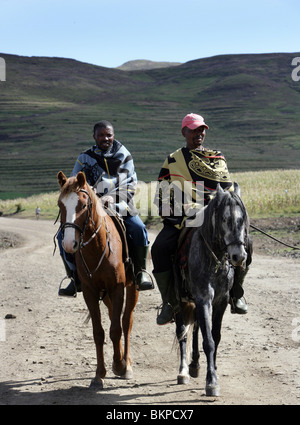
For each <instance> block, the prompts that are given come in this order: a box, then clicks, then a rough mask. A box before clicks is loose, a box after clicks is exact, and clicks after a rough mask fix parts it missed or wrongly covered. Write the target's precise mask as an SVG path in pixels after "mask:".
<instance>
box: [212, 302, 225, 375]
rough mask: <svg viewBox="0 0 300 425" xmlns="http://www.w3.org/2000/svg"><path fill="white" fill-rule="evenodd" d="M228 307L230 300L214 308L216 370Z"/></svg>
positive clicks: (213, 334) (213, 331)
mask: <svg viewBox="0 0 300 425" xmlns="http://www.w3.org/2000/svg"><path fill="white" fill-rule="evenodd" d="M227 305H228V298H224V300H223V301H222V302H221V303H219V304H218V305H216V306H214V307H213V312H212V336H213V339H214V342H215V352H214V365H215V369H217V362H216V360H217V350H218V345H219V342H220V341H221V326H222V320H223V316H224V313H225V310H226V307H227Z"/></svg>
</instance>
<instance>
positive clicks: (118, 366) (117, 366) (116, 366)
mask: <svg viewBox="0 0 300 425" xmlns="http://www.w3.org/2000/svg"><path fill="white" fill-rule="evenodd" d="M112 371H113V373H114V374H115V375H116V376H120V377H123V376H124V375H126V362H125V360H124V359H123V360H122V361H120V362H118V363H115V362H113V364H112Z"/></svg>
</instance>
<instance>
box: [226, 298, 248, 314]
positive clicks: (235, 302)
mask: <svg viewBox="0 0 300 425" xmlns="http://www.w3.org/2000/svg"><path fill="white" fill-rule="evenodd" d="M230 305H231V313H232V314H247V313H248V305H247V304H246V302H245V301H244V299H242V298H230Z"/></svg>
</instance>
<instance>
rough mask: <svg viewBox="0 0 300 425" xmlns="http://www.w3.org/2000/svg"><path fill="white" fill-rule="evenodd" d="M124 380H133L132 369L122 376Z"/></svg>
mask: <svg viewBox="0 0 300 425" xmlns="http://www.w3.org/2000/svg"><path fill="white" fill-rule="evenodd" d="M121 378H122V379H132V378H133V371H132V370H131V369H129V370H126V372H125V373H124V375H122V376H121Z"/></svg>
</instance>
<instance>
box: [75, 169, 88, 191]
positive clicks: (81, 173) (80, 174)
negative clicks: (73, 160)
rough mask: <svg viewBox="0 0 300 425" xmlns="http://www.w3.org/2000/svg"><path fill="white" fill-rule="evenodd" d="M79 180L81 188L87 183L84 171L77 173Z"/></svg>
mask: <svg viewBox="0 0 300 425" xmlns="http://www.w3.org/2000/svg"><path fill="white" fill-rule="evenodd" d="M77 181H78V184H79V187H81V188H82V187H83V186H84V185H85V184H86V178H85V174H84V173H83V172H82V171H79V173H78V174H77Z"/></svg>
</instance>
